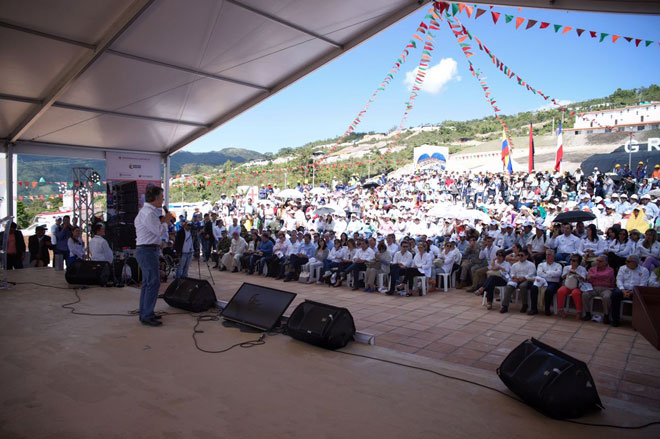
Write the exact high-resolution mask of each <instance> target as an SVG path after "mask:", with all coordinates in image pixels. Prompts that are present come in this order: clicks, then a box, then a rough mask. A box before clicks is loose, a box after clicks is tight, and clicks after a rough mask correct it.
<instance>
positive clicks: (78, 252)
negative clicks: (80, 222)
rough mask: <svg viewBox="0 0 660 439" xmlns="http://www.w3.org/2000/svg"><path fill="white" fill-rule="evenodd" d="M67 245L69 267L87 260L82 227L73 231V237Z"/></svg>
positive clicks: (74, 228)
mask: <svg viewBox="0 0 660 439" xmlns="http://www.w3.org/2000/svg"><path fill="white" fill-rule="evenodd" d="M67 245H68V247H69V259H68V260H67V261H66V264H67V267H68V266H69V263H71V262H73V261H83V260H84V259H85V243H84V242H82V239H80V227H78V226H75V227H73V228H72V229H71V237H70V238H69V240H68V242H67Z"/></svg>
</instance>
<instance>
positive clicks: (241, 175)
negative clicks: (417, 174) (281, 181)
mask: <svg viewBox="0 0 660 439" xmlns="http://www.w3.org/2000/svg"><path fill="white" fill-rule="evenodd" d="M380 162H384V163H386V164H390V163H391V164H394V163H396V164H405V163H408V162H410V160H404V159H390V158H388V157H386V156H384V155H383V156H381V157H380V158H379V159H375V160H363V161H358V162H350V163H348V162H347V163H332V164H319V163H315V164H314V165H311V164H310V165H306V166H296V167H291V168H279V169H264V170H261V171H250V172H232V173H231V174H229V173H226V174H220V175H209V174H203V175H202V177H203V179H197V178H195V177H185V178H184V180H183V181H181V182H177V181H176V180H178V179H180V178H181V175H177V176H175V177H174V178H173V179H171V181H170V186H172V187H181V186H185V187H188V186H190V187H204V186H222V185H226V184H233V183H238V182H254V181H256V180H257V179H259V178H263V177H265V176H268V177H269V178H270V175H271V174H279V175H280V176H283V171H284V170H286V171H287V172H293V174H295V173H296V172H295V171H303V170H311V169H312V168H316V169H319V170H329V169H333V170H336V169H347V168H353V167H358V166H364V165H366V164H374V163H380Z"/></svg>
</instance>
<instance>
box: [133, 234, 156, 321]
mask: <svg viewBox="0 0 660 439" xmlns="http://www.w3.org/2000/svg"><path fill="white" fill-rule="evenodd" d="M158 250H159V248H158V246H153V247H140V246H138V248H137V250H136V251H135V259H137V261H138V264H139V265H140V270H142V289H141V290H140V319H142V320H146V319H151V318H153V317H155V314H154V308H155V307H156V300H157V299H158V290H159V289H160V273H159V263H158Z"/></svg>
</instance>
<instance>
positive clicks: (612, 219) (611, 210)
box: [598, 201, 621, 230]
mask: <svg viewBox="0 0 660 439" xmlns="http://www.w3.org/2000/svg"><path fill="white" fill-rule="evenodd" d="M619 222H621V215H619V214H618V213H616V210H615V206H614V203H612V202H608V201H606V202H605V215H602V216H601V217H600V218H598V225H599V226H600V228H601V229H602V230H608V229H609V228H610V227H612V226H613V225H614V224H619Z"/></svg>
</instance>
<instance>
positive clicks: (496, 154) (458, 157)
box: [451, 151, 501, 160]
mask: <svg viewBox="0 0 660 439" xmlns="http://www.w3.org/2000/svg"><path fill="white" fill-rule="evenodd" d="M500 156H501V153H500V152H499V151H498V152H480V153H478V154H462V155H453V156H452V157H451V160H472V159H483V158H488V157H498V158H499V157H500Z"/></svg>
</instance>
